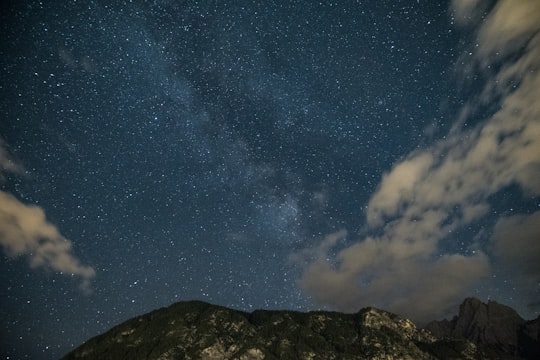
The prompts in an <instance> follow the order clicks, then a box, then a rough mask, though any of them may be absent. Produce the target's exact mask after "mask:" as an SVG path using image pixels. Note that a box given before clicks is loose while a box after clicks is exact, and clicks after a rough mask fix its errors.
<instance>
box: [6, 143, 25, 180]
mask: <svg viewBox="0 0 540 360" xmlns="http://www.w3.org/2000/svg"><path fill="white" fill-rule="evenodd" d="M23 172H24V168H23V167H22V166H21V165H19V164H18V163H17V162H16V161H15V160H13V157H12V156H11V154H10V153H9V151H8V150H7V145H6V143H5V141H4V140H3V139H2V138H0V181H4V180H5V175H4V174H5V173H12V174H19V175H20V174H22V173H23Z"/></svg>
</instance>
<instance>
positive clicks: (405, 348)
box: [63, 298, 540, 360]
mask: <svg viewBox="0 0 540 360" xmlns="http://www.w3.org/2000/svg"><path fill="white" fill-rule="evenodd" d="M539 324H540V317H539V318H537V319H536V320H532V321H525V320H524V319H522V318H521V317H520V316H519V315H518V314H517V313H516V312H515V311H514V310H512V309H511V308H509V307H507V306H504V305H500V304H497V303H495V302H489V303H488V304H484V303H482V302H480V301H479V300H477V299H473V298H470V299H466V300H465V301H464V302H463V304H462V305H461V306H460V311H459V315H457V316H456V317H454V319H452V320H443V321H436V322H432V323H430V324H428V326H427V328H426V329H418V328H417V327H416V326H415V324H413V323H412V322H411V321H409V320H406V319H402V318H400V317H398V316H397V315H395V314H392V313H389V312H386V311H383V310H379V309H375V308H365V309H362V310H360V311H359V312H358V313H355V314H343V313H338V312H324V311H315V312H309V313H300V312H293V311H262V310H257V311H254V312H252V313H245V312H240V311H236V310H232V309H228V308H224V307H220V306H215V305H211V304H207V303H204V302H199V301H190V302H180V303H176V304H174V305H171V306H169V307H167V308H163V309H159V310H156V311H153V312H151V313H148V314H145V315H142V316H139V317H136V318H133V319H131V320H128V321H126V322H124V323H122V324H120V325H118V326H116V327H114V328H112V329H111V330H109V331H108V332H106V333H104V334H102V335H99V336H96V337H94V338H92V339H90V340H88V341H87V342H86V343H85V344H83V345H81V346H80V347H78V348H77V349H75V350H74V351H72V352H71V353H69V354H68V355H66V356H65V357H64V358H63V359H64V360H68V359H104V360H106V359H114V360H122V359H125V360H128V359H129V360H135V359H156V360H157V359H161V360H165V359H246V360H248V359H520V358H526V359H540V352H539V342H538V340H539V336H538V335H539V328H540V326H539Z"/></svg>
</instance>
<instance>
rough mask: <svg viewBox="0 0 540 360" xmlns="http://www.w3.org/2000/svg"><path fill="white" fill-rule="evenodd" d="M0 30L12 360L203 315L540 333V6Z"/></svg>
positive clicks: (101, 11)
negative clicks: (508, 325) (489, 306)
mask: <svg viewBox="0 0 540 360" xmlns="http://www.w3.org/2000/svg"><path fill="white" fill-rule="evenodd" d="M2 7H3V8H2V11H1V22H0V26H1V30H0V31H1V34H2V35H1V36H2V42H1V45H0V55H1V56H0V65H1V72H0V115H1V116H0V247H1V249H2V251H0V254H1V258H0V259H1V260H0V314H1V319H2V329H1V330H0V331H1V336H0V338H1V340H0V341H1V344H0V348H1V352H2V353H1V356H2V358H11V359H15V358H17V359H24V358H40V359H56V358H58V357H60V356H61V355H63V354H65V353H66V352H68V351H69V350H70V349H72V348H73V347H75V346H77V345H79V344H81V343H82V342H83V341H84V340H86V339H88V338H89V337H91V336H94V335H97V334H99V333H101V332H103V331H105V330H107V329H109V328H110V327H112V326H114V325H116V324H118V323H119V322H121V321H124V320H126V319H128V318H130V317H133V316H136V315H140V314H142V313H145V312H148V311H151V310H153V309H156V308H159V307H162V306H167V305H170V304H171V303H173V302H176V301H181V300H191V299H199V300H204V301H208V302H211V303H214V304H219V305H224V306H228V307H232V308H235V309H241V310H246V311H251V310H254V309H257V308H262V309H291V310H300V311H308V310H314V309H330V310H339V311H347V312H354V311H357V310H358V309H360V308H361V307H365V306H376V307H380V308H383V309H386V310H390V311H393V312H396V313H399V314H401V315H403V316H407V317H410V318H412V319H413V320H415V321H417V322H418V323H420V324H421V323H422V322H425V321H427V320H432V319H437V318H441V317H444V316H448V315H450V314H454V313H455V312H456V310H457V305H458V304H459V303H460V302H461V301H462V300H463V299H464V298H465V297H466V296H476V297H478V298H480V299H481V300H483V301H486V300H488V299H494V300H496V301H498V302H501V303H505V304H508V305H511V306H513V307H514V308H515V309H516V310H517V311H518V312H519V313H520V314H521V315H522V316H523V317H525V318H528V319H532V318H534V317H536V316H538V314H539V311H540V265H539V262H538V261H537V260H538V259H539V258H540V102H539V101H538V99H540V72H539V71H540V70H539V69H540V32H539V31H540V2H538V1H535V0H524V1H519V2H516V1H511V0H502V1H498V2H496V1H484V0H453V1H425V0H399V1H396V0H392V1H360V0H358V1H350V0H343V1H321V2H318V1H307V0H305V1H300V0H298V1H255V0H239V1H234V2H220V1H210V0H201V1H196V0H193V1H191V0H183V1H181V0H177V1H174V0H156V1H122V2H112V4H111V2H109V1H51V2H44V1H33V0H29V1H24V2H23V1H20V2H16V1H12V2H11V4H4V5H2Z"/></svg>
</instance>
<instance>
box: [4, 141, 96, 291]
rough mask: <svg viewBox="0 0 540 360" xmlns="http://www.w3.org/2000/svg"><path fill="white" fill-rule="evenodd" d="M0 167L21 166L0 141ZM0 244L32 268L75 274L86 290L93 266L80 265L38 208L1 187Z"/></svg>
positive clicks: (11, 169) (16, 170) (13, 169)
mask: <svg viewBox="0 0 540 360" xmlns="http://www.w3.org/2000/svg"><path fill="white" fill-rule="evenodd" d="M0 169H1V171H0V175H1V174H3V173H6V172H12V173H20V172H22V167H21V166H20V165H18V164H16V163H15V162H14V161H13V160H12V159H11V157H10V156H9V154H8V152H7V150H6V148H5V146H4V144H3V143H0ZM1 178H2V177H0V179H1ZM0 245H1V246H2V248H3V249H4V252H5V254H6V255H7V256H9V257H18V256H26V257H28V258H29V260H30V267H32V268H47V269H51V270H53V271H57V272H60V273H62V274H64V275H68V276H78V277H80V278H81V279H82V283H81V288H82V289H83V290H84V291H88V290H90V282H91V280H92V278H93V277H94V276H95V270H94V269H93V268H92V267H90V266H85V265H82V264H81V263H80V261H79V259H78V258H77V257H75V256H74V255H73V253H72V243H71V241H69V240H68V239H66V238H65V237H64V236H62V234H60V232H59V231H58V229H57V228H56V226H54V225H53V224H51V223H49V222H48V221H47V219H46V216H45V212H44V211H43V209H42V208H40V207H39V206H36V205H27V204H24V203H22V202H21V201H19V200H18V199H17V198H15V197H14V196H13V195H11V194H9V193H7V192H5V191H0Z"/></svg>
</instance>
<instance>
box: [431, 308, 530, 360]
mask: <svg viewBox="0 0 540 360" xmlns="http://www.w3.org/2000/svg"><path fill="white" fill-rule="evenodd" d="M539 323H540V317H539V318H538V319H536V320H533V321H528V322H527V321H525V320H524V319H523V318H521V316H519V315H518V313H516V312H515V310H514V309H512V308H510V307H508V306H505V305H501V304H498V303H496V302H495V301H489V302H488V303H487V304H485V303H483V302H481V301H480V300H478V299H475V298H468V299H465V301H464V302H463V303H462V304H461V306H460V308H459V314H458V315H457V316H455V317H454V318H453V319H452V320H442V321H434V322H432V323H430V324H428V325H427V327H426V328H427V329H428V330H430V331H431V333H433V334H434V335H435V336H437V337H438V338H445V337H452V338H461V339H467V340H470V341H471V342H474V343H475V344H478V345H480V346H486V347H489V348H493V349H497V350H499V351H501V352H502V353H505V354H512V355H517V356H521V357H525V358H531V359H538V358H540V356H538V355H540V354H539V352H538V347H539V343H538V340H539V337H538V331H539Z"/></svg>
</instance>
